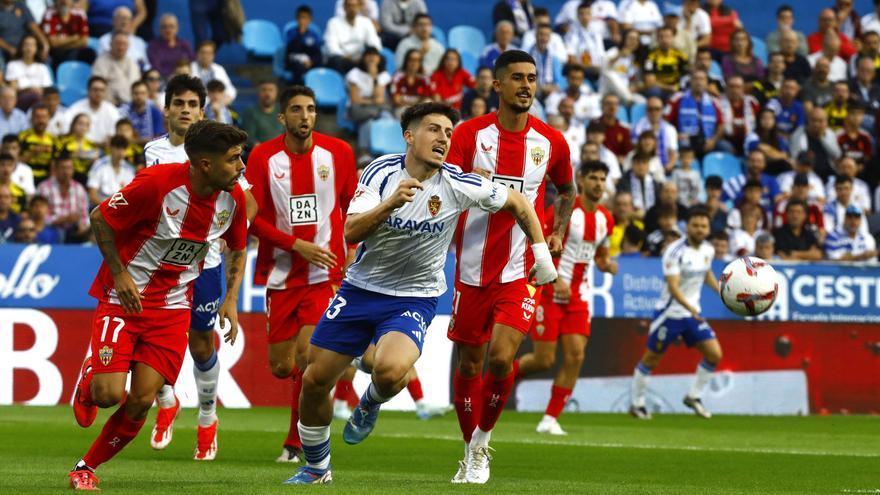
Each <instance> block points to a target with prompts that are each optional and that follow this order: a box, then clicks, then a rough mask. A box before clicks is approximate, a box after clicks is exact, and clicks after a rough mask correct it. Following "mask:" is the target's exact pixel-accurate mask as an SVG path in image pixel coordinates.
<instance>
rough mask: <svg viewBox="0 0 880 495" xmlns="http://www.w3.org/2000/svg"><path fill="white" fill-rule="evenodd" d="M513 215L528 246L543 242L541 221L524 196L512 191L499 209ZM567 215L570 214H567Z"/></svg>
mask: <svg viewBox="0 0 880 495" xmlns="http://www.w3.org/2000/svg"><path fill="white" fill-rule="evenodd" d="M501 209H502V210H504V211H507V212H509V213H510V214H511V215H513V218H514V219H515V220H516V223H517V225H519V228H520V229H522V231H523V233H525V234H526V237H527V238H528V240H529V243H530V244H539V243H542V242H544V232H542V231H541V221H540V220H538V214H537V213H535V209H534V208H532V205H531V204H529V200H528V199H526V197H525V196H523V195H522V194H520V193H519V192H517V191H514V190H513V189H511V190H509V191H508V192H507V202H506V203H504V206H503V207H502V208H501ZM569 214H571V213H570V212H569Z"/></svg>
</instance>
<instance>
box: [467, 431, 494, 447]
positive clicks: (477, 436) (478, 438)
mask: <svg viewBox="0 0 880 495" xmlns="http://www.w3.org/2000/svg"><path fill="white" fill-rule="evenodd" d="M491 438H492V430H489V431H483V430H481V429H480V427H479V426H477V427H476V428H474V434H473V435H471V443H470V447H471V448H472V449H473V448H477V447H488V446H489V439H491Z"/></svg>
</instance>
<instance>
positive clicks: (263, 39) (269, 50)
mask: <svg viewBox="0 0 880 495" xmlns="http://www.w3.org/2000/svg"><path fill="white" fill-rule="evenodd" d="M243 30H244V34H243V36H242V39H241V43H242V45H244V48H245V49H246V50H247V51H248V53H250V54H251V55H253V56H255V57H261V58H271V57H273V56H274V55H275V50H277V49H278V47H279V46H284V43H282V42H281V31H280V30H279V29H278V26H276V25H275V23H274V22H271V21H266V20H263V19H252V20H250V21H247V22H245V23H244V28H243Z"/></svg>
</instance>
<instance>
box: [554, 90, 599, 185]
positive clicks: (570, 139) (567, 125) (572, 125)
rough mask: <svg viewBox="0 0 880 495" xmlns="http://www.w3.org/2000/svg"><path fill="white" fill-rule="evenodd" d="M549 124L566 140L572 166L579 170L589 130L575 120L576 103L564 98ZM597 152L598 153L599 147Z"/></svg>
mask: <svg viewBox="0 0 880 495" xmlns="http://www.w3.org/2000/svg"><path fill="white" fill-rule="evenodd" d="M547 123H548V124H550V126H551V127H553V128H554V129H556V130H557V131H559V132H560V133H561V134H562V137H564V138H565V142H566V143H568V149H569V156H571V166H572V167H573V168H574V169H577V167H579V166H580V164H581V148H582V147H583V146H584V143H586V142H587V132H586V130H587V129H586V126H584V124H582V123H580V122H579V121H577V122H576V121H575V120H574V101H573V100H572V99H571V98H570V97H565V98H563V99H562V101H560V102H559V107H558V108H557V111H556V112H555V115H551V116H550V117H548V119H547ZM596 152H597V153H598V145H597V150H596Z"/></svg>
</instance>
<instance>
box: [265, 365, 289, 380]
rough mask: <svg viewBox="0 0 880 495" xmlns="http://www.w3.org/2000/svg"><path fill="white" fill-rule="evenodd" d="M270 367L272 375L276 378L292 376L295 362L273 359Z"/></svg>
mask: <svg viewBox="0 0 880 495" xmlns="http://www.w3.org/2000/svg"><path fill="white" fill-rule="evenodd" d="M270 368H271V369H272V376H274V377H275V378H281V379H285V378H290V374H291V373H292V372H293V363H288V362H286V361H273V362H272V363H271V366H270Z"/></svg>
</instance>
